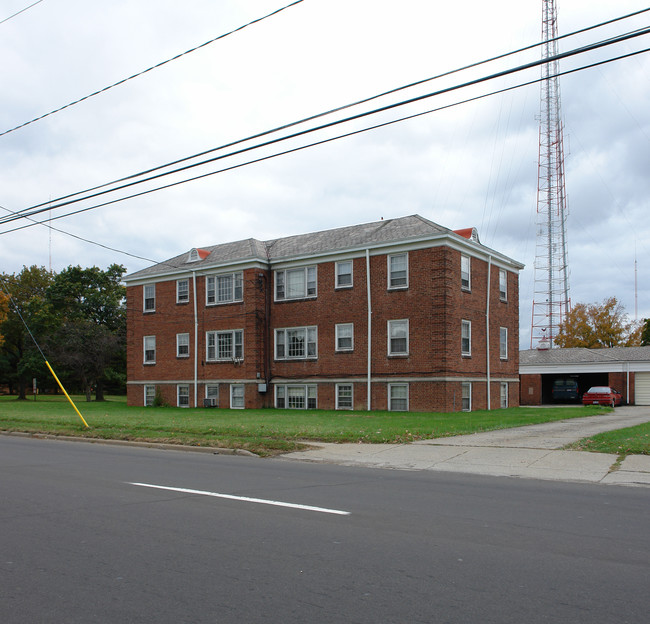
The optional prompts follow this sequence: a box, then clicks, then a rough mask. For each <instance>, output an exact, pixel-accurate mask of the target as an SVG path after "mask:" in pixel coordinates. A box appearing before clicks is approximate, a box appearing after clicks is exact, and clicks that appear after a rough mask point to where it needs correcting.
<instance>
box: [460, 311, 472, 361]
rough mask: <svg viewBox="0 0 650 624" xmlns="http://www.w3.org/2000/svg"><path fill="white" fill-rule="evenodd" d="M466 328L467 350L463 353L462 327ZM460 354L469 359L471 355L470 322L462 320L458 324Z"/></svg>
mask: <svg viewBox="0 0 650 624" xmlns="http://www.w3.org/2000/svg"><path fill="white" fill-rule="evenodd" d="M465 326H466V327H468V329H469V337H468V338H469V349H468V350H467V351H463V327H465ZM460 354H461V355H462V356H465V357H470V356H471V355H472V321H468V320H467V319H463V320H462V321H461V322H460Z"/></svg>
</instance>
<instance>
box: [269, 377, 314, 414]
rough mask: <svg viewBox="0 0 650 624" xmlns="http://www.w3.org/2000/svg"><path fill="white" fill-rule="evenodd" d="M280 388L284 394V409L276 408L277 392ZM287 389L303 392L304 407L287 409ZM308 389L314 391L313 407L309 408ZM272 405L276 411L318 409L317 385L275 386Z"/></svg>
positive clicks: (294, 384)
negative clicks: (298, 389)
mask: <svg viewBox="0 0 650 624" xmlns="http://www.w3.org/2000/svg"><path fill="white" fill-rule="evenodd" d="M280 388H282V389H283V392H284V407H280V408H278V390H279V389H280ZM289 388H300V389H301V390H303V391H304V393H305V394H304V398H305V407H289ZM310 389H312V390H314V395H315V396H314V401H315V405H314V407H309V391H310ZM273 400H274V403H273V404H274V405H275V407H276V408H277V409H304V410H308V409H318V386H317V384H300V383H288V384H276V385H275V388H274V397H273Z"/></svg>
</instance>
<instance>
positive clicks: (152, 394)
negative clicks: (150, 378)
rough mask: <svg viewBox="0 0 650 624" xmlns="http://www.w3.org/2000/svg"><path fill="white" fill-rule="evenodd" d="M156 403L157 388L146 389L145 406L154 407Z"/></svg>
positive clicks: (148, 387) (147, 387)
mask: <svg viewBox="0 0 650 624" xmlns="http://www.w3.org/2000/svg"><path fill="white" fill-rule="evenodd" d="M155 401H156V386H149V385H147V386H145V387H144V406H145V407H152V406H153V404H154V403H155Z"/></svg>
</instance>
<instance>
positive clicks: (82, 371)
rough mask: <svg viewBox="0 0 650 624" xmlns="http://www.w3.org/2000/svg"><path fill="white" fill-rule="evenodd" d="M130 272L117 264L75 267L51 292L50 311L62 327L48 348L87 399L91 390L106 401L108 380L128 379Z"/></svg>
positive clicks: (62, 275)
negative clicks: (125, 281)
mask: <svg viewBox="0 0 650 624" xmlns="http://www.w3.org/2000/svg"><path fill="white" fill-rule="evenodd" d="M125 272H126V269H125V268H124V267H123V266H122V265H117V264H112V265H111V266H109V267H108V269H107V270H106V271H102V270H101V269H99V268H97V267H90V268H85V269H82V268H81V267H79V266H76V267H73V266H70V267H68V268H67V269H64V270H63V271H61V272H60V273H59V274H58V275H57V276H56V277H55V278H54V280H53V282H52V284H51V285H50V287H49V288H48V289H47V293H46V306H47V310H48V312H49V314H50V317H51V318H52V319H55V322H56V325H57V329H56V331H54V332H53V333H52V334H51V335H50V337H49V340H48V342H47V346H48V350H49V351H50V353H51V354H52V358H53V359H54V360H55V361H56V362H57V363H58V364H60V365H61V366H63V367H65V368H66V370H67V371H68V373H69V374H70V375H71V376H72V377H73V378H74V379H75V380H76V381H77V382H78V383H80V384H81V386H82V388H83V390H84V392H85V394H86V399H87V400H91V388H92V387H94V388H95V399H96V400H97V401H103V400H104V384H105V382H106V379H107V378H110V379H112V380H115V379H116V377H118V378H119V377H122V378H123V379H124V380H125V379H126V364H125V362H126V358H125V350H126V306H125V296H126V289H125V287H124V286H123V285H122V284H121V279H122V276H123V275H124V273H125Z"/></svg>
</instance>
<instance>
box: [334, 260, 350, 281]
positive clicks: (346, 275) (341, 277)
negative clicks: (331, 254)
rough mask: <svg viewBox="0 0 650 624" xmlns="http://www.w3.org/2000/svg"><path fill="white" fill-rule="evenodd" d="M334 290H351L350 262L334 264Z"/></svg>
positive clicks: (343, 261) (344, 261)
mask: <svg viewBox="0 0 650 624" xmlns="http://www.w3.org/2000/svg"><path fill="white" fill-rule="evenodd" d="M336 288H352V260H342V261H341V262H337V263H336Z"/></svg>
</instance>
